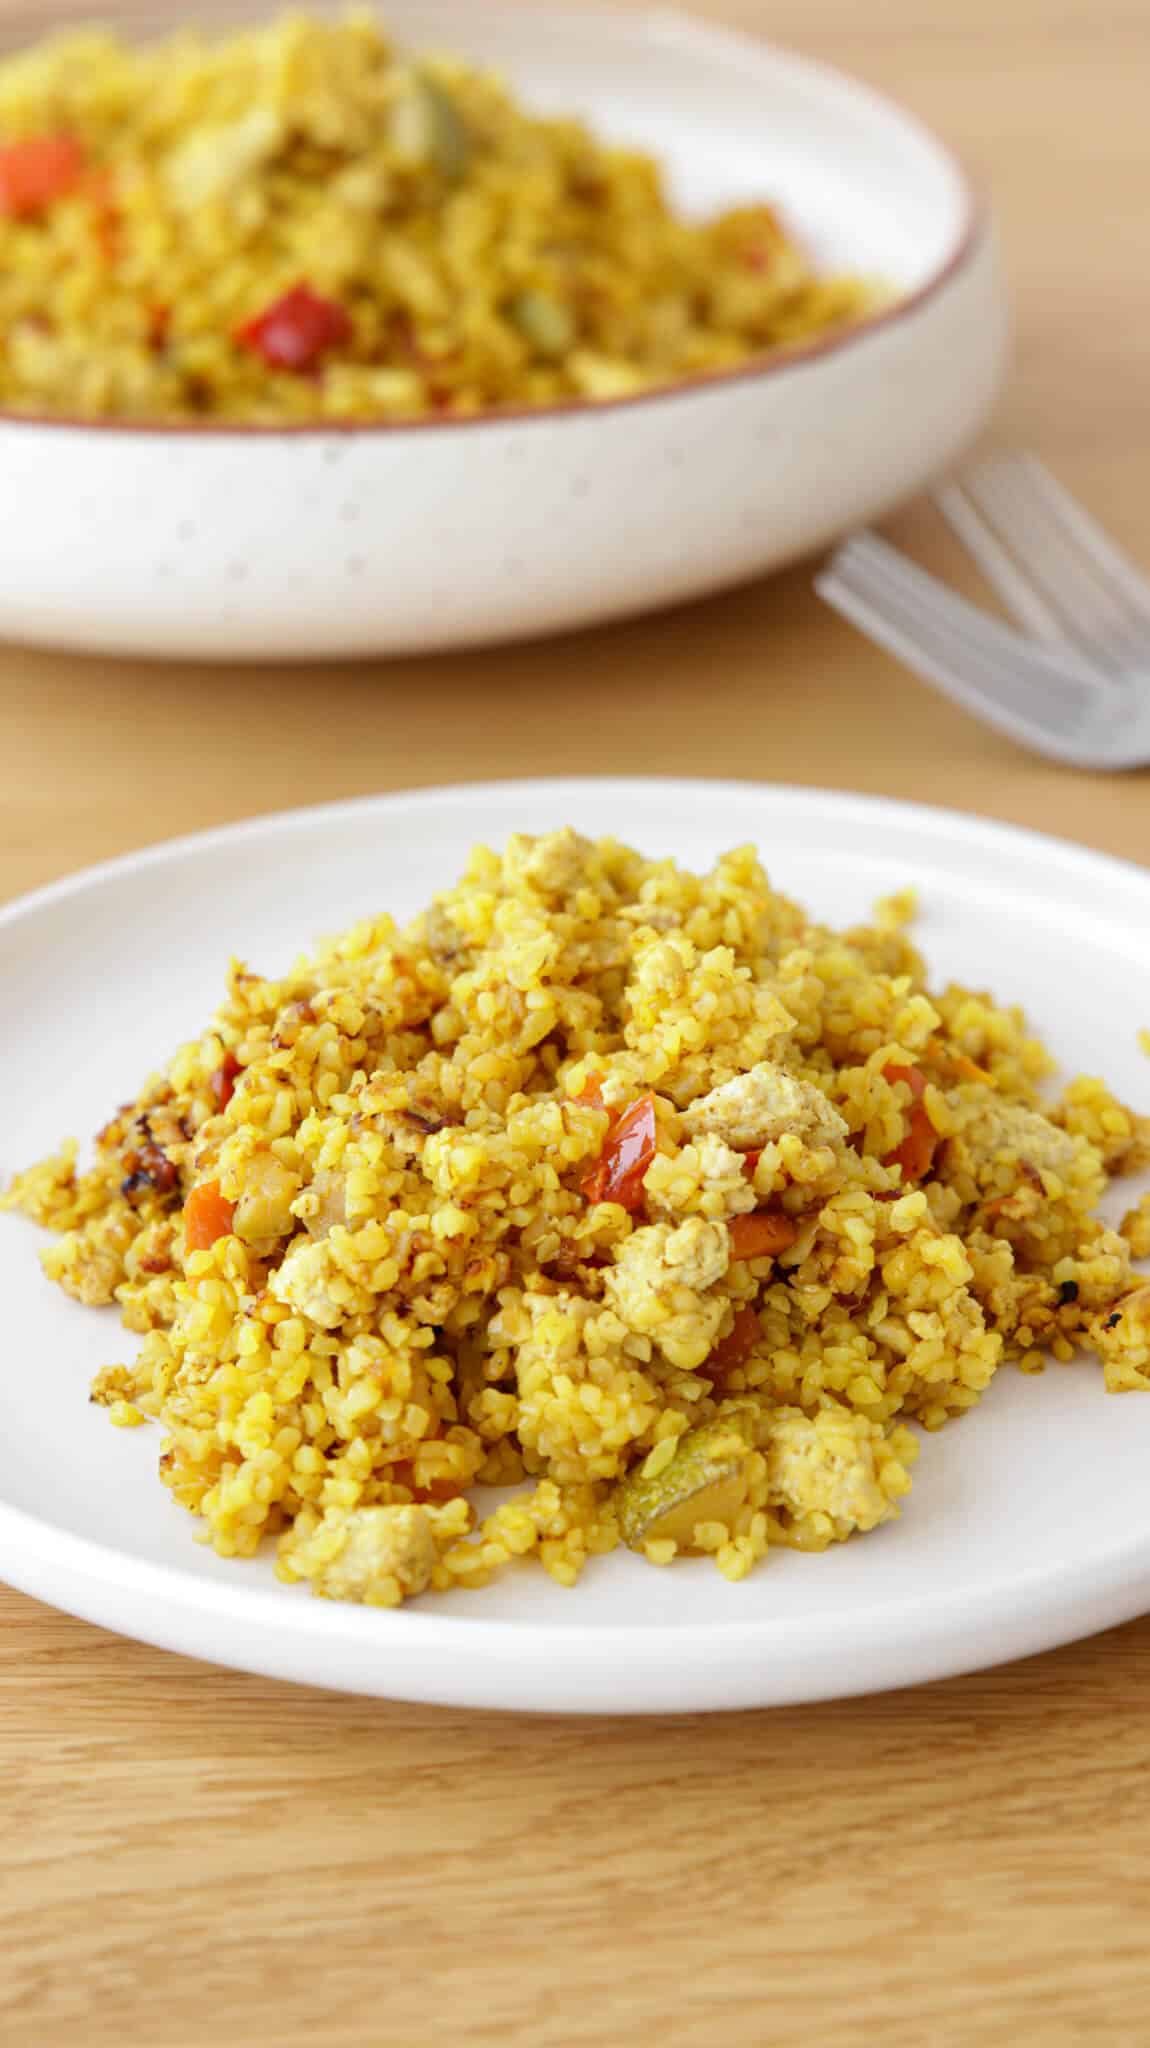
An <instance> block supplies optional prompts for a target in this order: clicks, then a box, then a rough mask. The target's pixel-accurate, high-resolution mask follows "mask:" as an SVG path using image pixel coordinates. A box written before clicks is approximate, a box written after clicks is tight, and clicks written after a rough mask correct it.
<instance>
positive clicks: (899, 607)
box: [815, 534, 1104, 765]
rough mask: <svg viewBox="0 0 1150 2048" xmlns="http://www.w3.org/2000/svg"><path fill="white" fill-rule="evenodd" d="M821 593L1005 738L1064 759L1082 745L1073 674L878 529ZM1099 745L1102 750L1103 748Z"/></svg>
mask: <svg viewBox="0 0 1150 2048" xmlns="http://www.w3.org/2000/svg"><path fill="white" fill-rule="evenodd" d="M815 587H816V589H817V590H818V592H819V594H820V596H822V597H824V598H825V599H826V600H827V602H828V603H830V604H832V605H833V606H834V607H835V609H836V610H838V611H840V612H842V613H843V614H844V615H845V616H846V617H847V618H849V619H850V620H851V621H852V622H853V623H854V624H855V625H857V626H859V627H860V628H861V630H862V631H863V632H865V633H866V634H867V635H868V636H869V637H871V638H872V639H875V640H877V641H878V642H879V643H880V644H881V645H882V646H884V647H886V648H887V649H888V651H889V652H890V653H892V654H894V655H895V656H897V657H898V658H899V659H901V660H903V661H905V662H907V663H908V664H909V666H910V667H912V668H914V669H916V670H918V672H919V673H920V674H925V675H927V676H928V677H929V678H930V680H931V681H933V682H934V683H936V684H937V685H938V687H939V688H940V689H941V690H942V691H943V693H944V694H945V695H946V696H948V697H950V698H951V699H952V700H953V701H954V702H956V703H958V704H960V705H961V706H962V707H963V709H964V710H967V711H973V712H974V713H975V714H976V715H978V716H980V717H982V718H983V719H985V720H986V722H987V723H988V724H991V725H993V726H995V727H996V728H997V729H998V730H999V731H1000V732H1004V733H1006V734H1007V735H1008V737H1009V738H1011V739H1013V740H1016V741H1018V742H1020V743H1021V744H1023V745H1025V746H1029V747H1032V748H1035V749H1037V750H1038V751H1039V752H1041V753H1044V754H1046V755H1047V756H1048V757H1049V758H1051V759H1053V760H1057V761H1062V762H1071V763H1073V762H1079V763H1080V762H1081V761H1082V759H1083V758H1084V755H1085V754H1086V753H1089V754H1090V755H1091V759H1092V761H1093V763H1094V765H1103V761H1102V759H1101V757H1100V750H1099V749H1098V748H1096V747H1095V748H1090V747H1084V746H1083V744H1082V739H1083V713H1084V711H1085V708H1086V705H1087V702H1088V697H1087V690H1088V686H1087V685H1084V684H1083V683H1082V681H1081V679H1080V677H1079V676H1078V674H1077V672H1076V671H1068V670H1067V667H1066V664H1065V663H1064V662H1061V661H1055V660H1053V659H1052V658H1051V657H1050V656H1049V655H1046V654H1044V653H1043V652H1042V651H1041V650H1038V649H1031V648H1029V647H1027V645H1026V643H1025V642H1020V641H1018V639H1017V636H1016V635H1014V634H1013V633H1011V632H1010V630H1009V629H1008V628H1006V627H1003V626H998V625H996V623H995V622H994V621H993V620H989V619H985V618H984V617H983V616H982V614H980V613H979V612H978V611H977V610H976V608H975V607H974V606H973V605H969V604H967V602H966V600H965V599H964V598H959V597H956V596H955V595H954V593H953V592H951V591H948V590H946V589H944V588H943V586H942V585H940V584H938V583H936V581H935V579H934V578H933V577H932V576H928V575H927V574H926V572H925V571H924V570H921V569H919V568H918V567H917V565H915V564H913V563H910V562H907V561H906V560H905V559H904V558H903V557H902V556H901V555H899V553H898V551H897V550H896V549H894V548H892V547H890V546H889V545H888V544H887V543H886V542H884V541H880V540H879V539H877V537H875V536H874V535H869V534H868V535H864V536H860V537H859V538H858V539H856V540H853V541H850V542H848V543H847V545H846V547H845V548H843V549H840V551H839V553H838V554H837V555H836V556H835V557H834V559H833V561H832V562H831V564H830V566H829V568H828V569H827V570H825V571H824V572H823V574H822V575H821V576H819V577H818V578H817V579H816V586H815ZM1101 751H1104V750H1101Z"/></svg>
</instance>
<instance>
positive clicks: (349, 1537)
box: [282, 1506, 437, 1607]
mask: <svg viewBox="0 0 1150 2048" xmlns="http://www.w3.org/2000/svg"><path fill="white" fill-rule="evenodd" d="M282 1554H283V1556H284V1559H285V1562H286V1563H287V1564H288V1565H289V1567H290V1569H291V1571H292V1572H294V1573H296V1574H298V1576H299V1577H300V1578H303V1579H310V1580H311V1583H312V1585H313V1586H314V1587H315V1590H316V1592H317V1593H323V1594H325V1595H326V1597H327V1598H328V1599H329V1600H362V1601H366V1602H367V1603H368V1605H369V1606H384V1607H394V1606H396V1605H398V1603H399V1601H400V1600H406V1599H410V1598H411V1597H412V1596H413V1595H414V1594H416V1593H423V1592H426V1590H427V1588H428V1586H429V1585H430V1584H431V1575H432V1572H433V1570H434V1568H435V1560H436V1556H437V1552H436V1547H435V1538H434V1535H433V1533H432V1525H431V1518H430V1516H429V1515H428V1513H427V1511H426V1509H424V1508H421V1507H401V1506H389V1507H372V1508H352V1509H350V1510H348V1509H346V1508H329V1509H328V1511H327V1513H326V1514H325V1516H324V1518H323V1520H322V1522H320V1524H319V1526H318V1528H316V1529H314V1530H313V1531H312V1533H311V1534H310V1535H309V1536H306V1537H304V1538H303V1540H302V1541H301V1542H300V1543H298V1544H292V1545H289V1546H287V1547H286V1548H285V1550H284V1552H283V1553H282Z"/></svg>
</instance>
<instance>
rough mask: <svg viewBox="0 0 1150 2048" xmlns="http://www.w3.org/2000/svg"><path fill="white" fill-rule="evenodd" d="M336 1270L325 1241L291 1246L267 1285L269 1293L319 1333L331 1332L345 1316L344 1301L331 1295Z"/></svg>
mask: <svg viewBox="0 0 1150 2048" xmlns="http://www.w3.org/2000/svg"><path fill="white" fill-rule="evenodd" d="M334 1278H335V1269H334V1268H333V1266H332V1261H331V1254H330V1251H329V1248H328V1245H327V1241H326V1240H325V1239H322V1238H321V1239H320V1240H319V1242H318V1243H315V1244H313V1243H312V1242H311V1240H310V1239H308V1240H307V1241H306V1242H304V1243H301V1244H293V1245H292V1247H291V1250H290V1251H289V1252H288V1253H287V1255H286V1256H285V1258H284V1259H283V1261H282V1263H281V1264H280V1266H279V1268H278V1270H277V1271H276V1272H274V1273H273V1274H272V1276H271V1278H270V1280H269V1281H268V1291H269V1293H270V1294H272V1295H274V1297H275V1299H276V1300H277V1301H282V1302H283V1303H284V1304H285V1305H286V1307H288V1308H294V1309H297V1310H298V1312H299V1314H300V1315H302V1316H307V1317H308V1319H309V1321H311V1322H313V1323H318V1324H319V1327H320V1329H321V1330H334V1329H336V1328H337V1327H338V1325H339V1324H340V1323H342V1322H343V1320H344V1317H345V1316H346V1315H347V1312H348V1307H347V1302H346V1300H342V1301H341V1300H340V1299H339V1298H338V1297H337V1295H336V1294H334V1293H333V1292H332V1286H331V1283H332V1280H333V1279H334Z"/></svg>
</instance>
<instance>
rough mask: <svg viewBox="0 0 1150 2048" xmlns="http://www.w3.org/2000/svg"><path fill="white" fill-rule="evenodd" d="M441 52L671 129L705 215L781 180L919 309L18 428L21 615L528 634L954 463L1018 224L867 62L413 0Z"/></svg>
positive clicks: (688, 196)
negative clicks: (528, 389)
mask: <svg viewBox="0 0 1150 2048" xmlns="http://www.w3.org/2000/svg"><path fill="white" fill-rule="evenodd" d="M386 11H387V18H388V20H389V22H391V23H393V24H394V25H395V27H396V28H397V30H398V31H399V32H400V33H402V34H403V35H405V37H407V38H408V39H410V40H411V41H412V42H414V43H418V44H422V45H432V46H439V47H444V48H447V47H450V48H452V49H454V50H457V51H459V52H461V53H463V54H465V55H467V56H469V57H472V58H475V59H478V60H480V61H482V62H484V63H489V64H491V65H493V66H494V67H496V68H497V69H498V70H500V71H501V72H502V73H503V74H504V75H505V76H506V77H507V78H508V79H509V80H510V81H511V83H512V84H513V86H514V87H515V88H516V89H517V91H519V92H520V93H522V95H523V96H524V98H525V99H527V100H528V101H529V102H531V103H532V104H533V105H535V106H538V107H540V108H542V109H560V108H566V109H571V110H574V111H576V112H578V113H581V114H583V115H585V116H587V117H588V119H589V120H591V121H592V122H593V123H594V124H595V125H596V127H597V128H598V129H599V130H600V131H602V132H603V133H605V134H607V135H608V136H615V137H617V138H619V139H630V140H633V141H637V142H638V143H640V144H645V145H648V146H649V147H650V148H651V149H653V150H654V151H656V152H657V153H658V155H659V156H660V157H661V158H662V159H663V160H664V162H665V163H666V164H667V166H668V168H669V171H670V175H671V184H672V189H673V192H674V194H675V197H676V198H677V199H678V200H679V201H681V202H682V203H683V204H685V205H686V206H687V207H689V208H692V209H693V208H700V207H714V206H716V205H721V204H724V203H731V202H737V201H739V200H744V199H750V198H764V197H769V198H773V199H777V200H778V201H779V202H780V203H781V205H782V208H783V211H784V213H785V215H786V217H787V218H788V220H789V222H790V223H791V224H792V225H793V226H794V228H795V229H797V231H798V232H799V234H800V235H801V236H802V237H804V238H805V240H806V241H807V243H808V244H809V245H810V246H811V247H812V248H813V250H814V252H815V254H816V255H817V256H818V258H819V259H820V260H822V261H823V262H825V263H828V264H832V265H836V264H837V265H842V266H850V267H852V268H861V269H864V270H867V271H873V272H877V273H881V274H883V275H884V276H885V277H887V278H888V279H889V280H891V282H892V283H893V284H894V285H895V286H896V287H897V288H898V289H899V291H900V293H901V294H902V296H901V300H900V302H899V303H898V304H897V305H896V306H895V307H894V308H893V310H891V311H889V312H887V313H886V314H885V315H883V316H881V317H879V318H876V319H874V320H872V321H871V322H869V323H867V324H866V325H865V326H863V327H861V328H858V329H856V330H855V331H853V332H851V333H848V334H846V335H843V336H840V337H838V338H835V339H830V340H825V341H822V342H818V343H815V344H813V345H811V346H810V347H808V348H806V349H804V350H802V351H801V352H798V353H796V354H795V355H794V356H792V357H790V358H789V359H788V360H787V361H785V362H775V363H773V364H771V363H768V364H766V365H765V366H761V367H758V368H753V369H749V370H743V371H738V372H734V373H728V374H724V375H722V376H719V377H713V378H710V379H707V380H704V381H700V382H696V383H693V384H691V385H687V386H680V387H678V388H675V389H672V390H670V391H666V392H660V393H655V394H652V395H649V396H643V397H641V398H638V399H631V400H625V401H622V402H618V403H613V404H610V405H606V406H572V407H567V408H564V409H561V410H557V411H553V412H549V413H536V414H533V415H518V416H513V417H506V416H505V417H502V418H489V419H486V420H467V421H451V420H447V421H439V422H432V423H426V424H424V423H420V424H415V425H408V426H403V425H390V426H386V425H385V426H368V427H365V426H348V427H344V428H339V427H336V428H331V427H323V428H300V429H293V430H289V431H283V430H278V429H262V430H243V429H241V430H237V429H235V428H212V427H202V426H195V427H185V428H148V427H133V426H123V425H121V424H119V423H115V424H111V425H94V426H92V425H89V426H83V425H77V424H73V423H68V422H60V421H55V422H52V421H27V420H16V419H13V418H11V417H6V418H2V419H0V474H2V475H3V478H4V486H5V499H6V502H7V505H8V507H9V513H10V516H9V518H8V519H7V520H6V521H5V534H4V546H3V549H2V550H0V634H3V635H5V636H7V637H8V638H11V639H19V640H24V641H28V642H48V643H54V644H56V645H68V646H73V647H83V648H88V649H97V650H101V651H107V652H131V653H137V654H159V655H178V656H201V657H204V656H206V657H220V658H222V657H228V658H236V657H241V658H246V657H251V658H267V657H272V656H275V657H293V656H301V657H302V656H339V655H368V654H387V653H398V652H401V651H414V650H429V649H433V648H443V647H449V646H455V645H459V644H461V643H473V644H474V643H480V642H487V641H495V640H501V639H510V638H513V637H518V636H522V635H525V634H531V633H539V632H545V631H550V630H553V629H556V628H559V627H569V626H577V625H586V624H588V623H590V622H592V621H594V620H600V619H605V618H610V617H613V616H619V615H622V614H625V613H628V612H637V611H641V610H644V609H647V608H649V607H653V606H656V605H663V604H667V603H669V602H671V601H673V600H676V599H682V598H688V597H693V596H697V595H699V594H701V593H703V592H706V591H710V590H715V589H718V588H720V587H722V586H723V585H725V584H731V583H736V582H738V581H740V580H742V579H744V578H746V577H749V576H753V575H756V574H758V573H760V572H761V571H763V570H767V569H771V568H775V567H777V566H778V565H780V564H781V563H783V562H786V561H788V560H791V559H793V558H794V557H796V556H798V555H801V554H804V553H806V552H808V551H810V550H813V549H816V548H818V547H821V546H823V545H824V544H825V543H827V542H829V541H831V540H833V539H834V538H835V536H836V535H837V534H839V533H840V532H842V531H843V530H844V529H846V528H848V527H850V526H852V525H855V524H858V523H861V522H863V521H865V520H868V519H871V518H873V517H874V516H876V515H877V514H879V513H881V512H883V511H884V510H886V509H887V508H889V507H890V506H892V505H893V504H895V503H897V502H898V501H899V500H900V499H902V498H905V497H906V496H908V495H909V494H910V493H911V492H913V491H914V490H915V489H917V488H918V487H919V486H920V485H921V484H922V483H924V482H925V481H926V480H927V479H928V478H929V477H930V476H931V475H932V474H934V473H936V472H937V471H939V470H940V469H941V468H942V467H944V466H945V464H946V463H947V462H948V461H949V460H950V459H951V458H952V457H953V456H954V455H955V454H956V453H957V452H958V451H959V450H960V449H961V448H962V447H963V445H964V444H965V443H966V442H967V441H969V439H970V438H971V437H972V435H973V434H974V433H975V431H976V429H977V428H978V427H979V425H980V423H981V422H982V420H983V418H984V416H985V414H986V412H987V410H988V408H989V406H990V404H991V401H992V399H993V397H994V394H995V391H996V389H997V386H998V383H999V379H1000V375H1001V371H1002V365H1003V359H1004V345H1005V328H1006V321H1005V307H1004V299H1003V293H1002V288H1001V285H1000V282H999V277H998V272H997V267H996V260H995V251H994V243H993V236H992V233H991V230H990V226H989V223H988V220H987V218H986V215H985V214H984V212H983V211H982V210H981V208H980V207H979V206H978V204H977V203H976V201H975V199H974V197H973V195H972V192H971V190H970V187H969V185H968V183H967V181H966V179H965V177H964V175H963V172H962V170H961V168H960V167H959V165H958V164H957V163H956V161H955V160H954V158H953V157H952V156H951V155H950V154H949V152H948V151H947V150H946V149H945V148H944V147H943V146H942V145H941V144H940V143H939V142H938V141H936V140H935V139H934V137H933V136H932V135H930V134H929V133H928V132H927V131H926V130H925V129H924V128H923V127H921V126H920V124H919V123H918V122H917V121H915V120H913V119H912V118H910V117H909V116H908V115H906V114H904V113H902V112H900V111H899V110H897V109H896V108H894V107H893V106H891V105H890V104H889V103H888V102H886V101H885V100H883V99H880V98H879V97H878V96H877V95H875V94H874V93H872V92H870V91H869V90H867V89H866V88H864V87H863V86H861V85H857V84H855V83H853V82H852V81H850V80H848V79H846V78H844V77H842V76H840V75H839V74H838V73H836V72H833V71H829V70H826V69H824V68H823V67H821V66H819V65H816V64H811V63H808V62H807V61H806V60H803V59H799V58H797V57H794V56H792V55H790V54H788V53H785V52H783V51H779V50H776V49H772V48H770V47H769V46H768V45H765V44H762V43H759V42H757V41H754V40H752V39H750V38H748V37H744V36H740V35H737V34H734V33H731V32H728V31H721V30H716V29H711V28H704V27H701V26H697V25H695V24H693V23H691V22H689V21H687V20H685V19H682V18H680V17H678V16H676V15H673V14H668V13H656V14H650V15H646V16H642V15H641V16H638V17H636V16H630V17H619V16H616V15H598V14H595V13H588V12H587V11H586V10H583V11H581V12H579V13H571V14H567V13H564V12H562V11H553V10H552V9H550V8H546V7H539V6H531V7H513V8H507V9H501V8H498V7H488V6H483V7H476V6H475V5H474V0H432V4H430V5H425V4H422V0H399V4H396V5H391V6H389V7H388V8H387V10H386Z"/></svg>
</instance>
